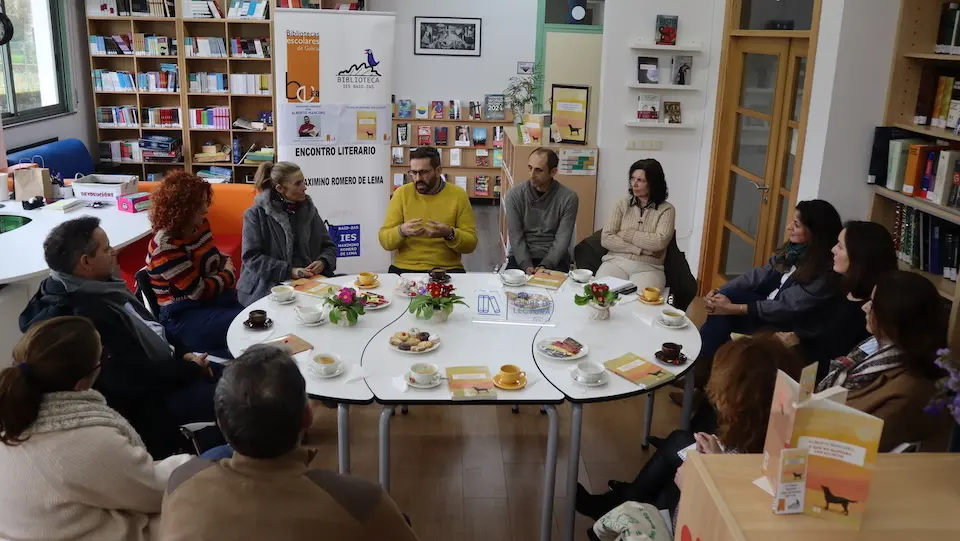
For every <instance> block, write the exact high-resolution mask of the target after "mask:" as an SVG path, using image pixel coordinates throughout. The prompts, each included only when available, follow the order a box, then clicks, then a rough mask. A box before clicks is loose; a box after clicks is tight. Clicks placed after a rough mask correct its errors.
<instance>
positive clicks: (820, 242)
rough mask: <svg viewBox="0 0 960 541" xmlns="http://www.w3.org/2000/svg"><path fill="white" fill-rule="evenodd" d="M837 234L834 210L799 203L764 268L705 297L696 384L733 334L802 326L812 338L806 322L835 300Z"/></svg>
mask: <svg viewBox="0 0 960 541" xmlns="http://www.w3.org/2000/svg"><path fill="white" fill-rule="evenodd" d="M842 229H843V224H842V223H841V221H840V215H839V214H837V210H836V209H835V208H833V205H831V204H830V203H827V202H826V201H822V200H820V199H814V200H811V201H801V202H800V203H798V204H797V208H796V210H795V211H794V213H793V219H792V221H791V222H790V223H789V224H788V225H787V236H788V239H787V242H786V243H785V244H784V245H783V246H781V247H780V248H779V249H778V250H777V251H776V253H774V254H773V257H771V258H770V261H769V262H768V263H767V264H766V265H764V266H762V267H755V268H753V269H750V270H748V271H747V272H745V273H744V274H741V275H740V276H738V277H737V278H735V279H733V280H732V281H730V282H727V284H726V285H724V286H723V287H722V288H720V289H715V290H713V291H711V292H710V293H708V294H707V295H706V297H704V303H705V304H706V310H707V314H708V316H707V321H706V323H704V325H703V327H701V328H700V339H701V340H702V343H703V345H702V349H701V350H700V356H699V357H698V361H697V367H696V371H697V380H698V384H702V382H705V381H706V380H707V379H708V377H709V375H710V366H711V361H712V359H713V355H714V353H715V352H716V351H717V348H719V347H720V346H722V345H723V344H725V343H726V342H727V341H728V340H730V333H732V332H735V333H741V334H750V333H755V332H757V331H760V330H761V329H765V328H771V329H772V330H780V331H792V330H794V329H795V328H796V327H797V325H799V324H800V323H803V324H804V326H805V328H806V332H808V333H809V334H811V335H815V334H817V332H818V327H817V322H816V321H813V320H811V319H810V318H809V316H810V315H811V314H812V313H813V312H814V310H816V309H817V308H818V307H820V306H822V305H823V303H824V302H826V301H828V300H830V299H831V298H832V297H834V296H837V295H839V294H840V287H839V276H838V275H837V274H836V273H835V272H834V271H833V254H832V253H831V249H832V248H833V246H834V245H835V244H836V243H837V237H838V236H839V235H840V231H841V230H842ZM698 396H700V395H698ZM670 399H671V400H672V401H674V402H675V403H680V401H681V400H682V393H670Z"/></svg>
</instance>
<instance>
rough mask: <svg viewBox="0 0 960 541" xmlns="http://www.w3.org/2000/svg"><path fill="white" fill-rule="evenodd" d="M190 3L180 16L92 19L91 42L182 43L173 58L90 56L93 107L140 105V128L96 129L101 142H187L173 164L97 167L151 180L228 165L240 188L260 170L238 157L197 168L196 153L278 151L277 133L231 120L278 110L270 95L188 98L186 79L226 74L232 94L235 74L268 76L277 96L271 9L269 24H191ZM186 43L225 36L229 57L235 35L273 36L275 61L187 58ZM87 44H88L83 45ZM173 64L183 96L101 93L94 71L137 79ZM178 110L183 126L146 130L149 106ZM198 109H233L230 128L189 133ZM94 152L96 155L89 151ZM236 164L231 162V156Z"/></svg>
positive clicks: (223, 4)
mask: <svg viewBox="0 0 960 541" xmlns="http://www.w3.org/2000/svg"><path fill="white" fill-rule="evenodd" d="M216 3H217V4H218V5H219V6H220V9H221V11H222V12H223V13H224V15H226V14H227V13H228V9H229V5H230V1H229V0H216ZM184 6H185V3H184V2H182V1H178V2H177V16H176V17H139V16H132V17H119V16H112V17H111V16H106V17H101V16H88V17H87V37H88V38H89V36H94V35H99V36H107V37H109V36H111V35H114V34H133V33H153V34H158V35H165V36H168V37H170V38H174V39H176V40H177V55H176V56H138V55H94V54H90V53H89V48H88V55H89V58H90V69H91V81H90V84H91V87H93V91H94V92H93V96H94V109H95V110H96V108H98V107H109V106H124V105H126V106H135V107H137V109H138V110H139V111H141V115H140V123H141V127H135V128H131V127H124V128H114V127H101V126H100V125H99V124H98V125H97V142H98V143H99V142H100V141H111V140H116V139H137V138H140V137H142V136H144V135H155V134H156V135H177V136H180V137H181V138H182V140H183V161H180V162H175V163H156V162H119V163H117V162H105V161H101V162H100V168H105V169H109V170H111V171H113V172H117V173H126V174H135V175H139V176H140V178H141V179H146V178H147V175H148V174H150V173H163V172H165V171H168V170H171V169H179V168H183V169H186V170H187V171H191V172H196V171H197V170H199V169H204V168H207V167H210V166H220V167H226V168H230V169H232V170H233V182H243V181H244V178H245V177H247V176H249V177H250V178H252V176H253V173H254V172H255V171H256V168H257V165H248V164H234V163H233V159H231V161H230V162H227V163H209V162H202V163H201V162H194V161H193V155H194V154H195V153H197V152H200V147H201V145H203V144H204V143H206V142H211V143H216V144H217V145H225V146H227V147H229V148H232V142H233V138H234V137H237V138H239V140H240V155H241V156H242V155H243V153H245V152H246V151H247V149H248V148H250V146H251V145H252V144H253V143H257V144H258V145H260V146H269V147H273V148H274V149H276V146H277V145H276V134H275V132H274V130H273V127H272V126H270V127H268V129H267V130H263V131H259V130H243V129H236V128H233V127H232V124H233V121H234V120H236V119H237V118H240V117H243V118H245V119H247V120H251V121H258V120H259V117H260V112H261V111H271V112H273V110H274V105H273V104H274V100H273V94H268V95H259V94H258V95H252V94H242V95H241V94H232V93H229V92H228V93H225V94H198V93H190V92H189V76H190V74H191V73H195V72H202V71H206V72H218V73H226V74H227V86H228V89H229V88H230V81H229V79H230V74H235V73H263V74H270V75H271V88H272V90H273V92H276V91H277V84H276V81H275V80H274V78H273V75H272V74H273V58H272V56H273V52H274V47H275V46H276V43H275V41H274V36H273V25H272V24H271V20H270V17H271V11H272V10H268V13H267V18H266V19H265V20H256V19H226V18H223V19H194V18H189V17H186V18H185V17H183V14H184V9H185V8H184ZM185 37H220V38H223V39H224V42H225V44H226V47H227V52H228V54H229V51H230V39H232V38H235V37H248V38H252V37H269V39H270V48H271V58H265V59H262V58H236V57H227V58H197V57H187V56H186V53H185V51H184V47H183V43H184V38H185ZM85 46H86V45H85ZM168 63H175V64H177V66H178V68H179V75H180V90H179V91H178V92H172V93H170V92H163V93H161V92H140V91H136V92H108V91H98V90H97V89H96V86H95V84H94V81H93V70H94V69H111V70H118V71H129V72H131V73H132V74H134V79H135V80H134V82H136V74H137V73H138V72H141V71H157V70H159V69H160V64H168ZM154 106H157V107H161V106H163V107H179V108H180V118H181V124H182V125H181V126H180V127H177V128H173V127H167V128H151V127H143V124H144V123H145V120H144V118H143V116H144V115H143V114H142V112H143V109H144V108H146V107H154ZM200 107H228V108H229V109H230V115H231V118H230V124H231V127H230V129H216V130H213V129H199V128H193V129H191V128H190V119H189V114H190V109H191V108H200ZM91 150H94V149H91ZM231 158H234V157H233V156H231Z"/></svg>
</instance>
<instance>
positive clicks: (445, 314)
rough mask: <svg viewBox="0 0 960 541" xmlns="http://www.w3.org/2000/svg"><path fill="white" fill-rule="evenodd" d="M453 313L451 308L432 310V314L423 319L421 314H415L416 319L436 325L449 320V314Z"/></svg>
mask: <svg viewBox="0 0 960 541" xmlns="http://www.w3.org/2000/svg"><path fill="white" fill-rule="evenodd" d="M452 313H453V307H452V306H450V307H448V308H434V309H433V314H431V315H430V317H423V312H417V319H423V320H426V321H436V322H438V323H443V322H445V321H447V320H448V319H450V314H452Z"/></svg>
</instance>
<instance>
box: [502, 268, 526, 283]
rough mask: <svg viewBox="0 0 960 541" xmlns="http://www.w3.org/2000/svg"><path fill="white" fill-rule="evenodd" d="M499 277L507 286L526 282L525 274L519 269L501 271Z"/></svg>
mask: <svg viewBox="0 0 960 541" xmlns="http://www.w3.org/2000/svg"><path fill="white" fill-rule="evenodd" d="M500 276H502V277H503V281H504V282H506V283H508V284H522V283H524V282H526V281H527V273H525V272H523V271H522V270H520V269H507V270H505V271H503V272H502V273H501V274H500Z"/></svg>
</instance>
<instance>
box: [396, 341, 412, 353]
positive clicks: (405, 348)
mask: <svg viewBox="0 0 960 541" xmlns="http://www.w3.org/2000/svg"><path fill="white" fill-rule="evenodd" d="M397 349H399V350H400V351H410V349H411V347H410V344H406V343H404V344H400V345H399V346H397Z"/></svg>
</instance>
